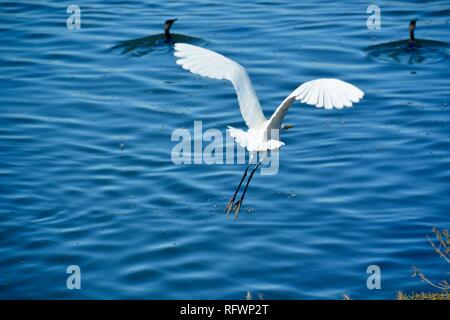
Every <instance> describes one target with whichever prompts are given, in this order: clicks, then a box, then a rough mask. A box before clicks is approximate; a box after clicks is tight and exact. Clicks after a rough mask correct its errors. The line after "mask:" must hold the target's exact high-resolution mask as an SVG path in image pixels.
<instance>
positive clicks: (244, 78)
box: [174, 43, 364, 220]
mask: <svg viewBox="0 0 450 320" xmlns="http://www.w3.org/2000/svg"><path fill="white" fill-rule="evenodd" d="M174 54H175V57H177V58H178V59H177V64H179V65H181V67H183V69H186V70H189V71H191V72H192V73H195V74H198V75H201V76H203V77H208V78H211V79H225V80H229V81H231V83H232V84H233V86H234V89H235V90H236V94H237V98H238V102H239V108H240V110H241V114H242V117H243V118H244V121H245V123H246V124H247V127H248V130H247V131H243V130H239V129H236V128H233V127H230V126H229V127H228V129H229V132H230V135H231V137H233V138H234V140H235V141H236V142H237V143H238V144H239V145H240V146H242V147H244V148H246V149H247V151H249V152H250V153H251V154H255V153H259V152H267V151H269V150H270V151H274V150H277V149H279V148H281V146H283V145H284V143H283V142H281V141H280V140H278V134H274V132H278V130H279V129H280V128H281V122H282V121H283V118H284V116H285V115H286V113H287V111H288V109H289V107H290V106H291V105H292V104H293V103H294V101H295V100H298V101H300V102H302V103H306V104H309V105H313V106H316V107H317V108H325V109H333V108H337V109H342V108H344V107H351V106H352V105H353V103H356V102H359V100H360V99H362V97H363V96H364V92H362V91H361V90H360V89H358V88H357V87H355V86H354V85H351V84H350V83H347V82H345V81H342V80H339V79H325V78H324V79H316V80H312V81H308V82H305V83H303V84H302V85H300V86H299V87H298V88H297V89H295V90H294V91H293V92H292V93H291V94H290V95H289V96H287V97H286V99H284V100H283V102H282V103H281V104H280V105H279V106H278V108H277V109H276V110H275V112H274V113H273V114H272V116H271V117H270V118H269V119H267V118H266V117H265V116H264V113H263V110H262V109H261V105H260V104H259V100H258V97H257V95H256V92H255V90H254V89H253V85H252V82H251V81H250V78H249V76H248V74H247V72H246V71H245V69H244V67H242V66H241V65H240V64H238V63H236V62H234V61H233V60H231V59H228V58H226V57H224V56H223V55H221V54H219V53H216V52H213V51H210V50H207V49H204V48H200V47H197V46H193V45H190V44H186V43H176V44H175V53H174ZM273 135H276V138H275V137H273ZM251 160H252V158H250V161H249V164H248V165H247V167H246V169H245V171H244V175H243V176H242V179H241V182H240V183H239V185H238V187H237V189H236V191H235V192H234V194H233V196H232V197H231V199H230V201H228V204H227V205H226V207H225V211H227V218H228V216H229V214H230V211H234V218H233V220H236V219H237V217H238V215H239V210H240V208H241V205H242V202H243V201H244V196H245V193H246V192H247V188H248V185H249V183H250V180H251V179H252V177H253V175H254V173H255V171H256V170H257V169H258V167H259V166H260V164H261V160H259V161H258V163H257V164H256V165H255V167H254V168H253V170H252V171H251V173H250V175H249V177H248V180H247V183H246V184H245V187H244V191H243V192H242V195H241V197H240V199H239V200H238V201H236V196H237V194H238V192H239V189H240V188H241V186H242V183H243V181H244V179H245V177H246V176H247V173H248V170H249V168H250V165H251V162H252V161H251Z"/></svg>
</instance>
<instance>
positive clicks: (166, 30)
mask: <svg viewBox="0 0 450 320" xmlns="http://www.w3.org/2000/svg"><path fill="white" fill-rule="evenodd" d="M175 21H177V19H168V20H166V22H164V36H165V37H166V41H170V40H172V35H171V34H170V27H172V25H173V24H174V23H175Z"/></svg>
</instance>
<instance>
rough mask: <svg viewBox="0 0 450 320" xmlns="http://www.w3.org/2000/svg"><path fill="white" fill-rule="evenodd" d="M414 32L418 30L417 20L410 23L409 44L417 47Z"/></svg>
mask: <svg viewBox="0 0 450 320" xmlns="http://www.w3.org/2000/svg"><path fill="white" fill-rule="evenodd" d="M414 30H416V20H411V21H410V22H409V44H410V45H415V42H414V40H415V39H414Z"/></svg>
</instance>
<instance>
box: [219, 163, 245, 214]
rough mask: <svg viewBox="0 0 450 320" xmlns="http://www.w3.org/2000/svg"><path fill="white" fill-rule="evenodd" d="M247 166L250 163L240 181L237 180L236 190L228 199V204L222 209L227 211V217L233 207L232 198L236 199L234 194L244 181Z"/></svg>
mask: <svg viewBox="0 0 450 320" xmlns="http://www.w3.org/2000/svg"><path fill="white" fill-rule="evenodd" d="M248 168H250V163H249V164H248V166H247V168H246V169H245V171H244V175H243V176H242V179H241V182H239V185H238V187H237V189H236V191H235V192H234V194H233V196H232V197H231V199H230V201H228V204H227V206H226V207H225V209H224V211H226V210H228V211H227V219H228V216H229V214H230V211H231V210H232V209H233V206H234V200H235V199H236V195H237V193H238V192H239V189H240V188H241V185H242V182H243V181H244V179H245V177H246V176H247V172H248Z"/></svg>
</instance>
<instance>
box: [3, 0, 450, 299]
mask: <svg viewBox="0 0 450 320" xmlns="http://www.w3.org/2000/svg"><path fill="white" fill-rule="evenodd" d="M101 2H103V3H101ZM377 3H378V4H379V5H380V7H381V11H382V25H381V29H380V30H369V29H367V27H366V19H367V17H368V14H366V9H367V6H368V5H369V4H370V3H368V2H367V1H345V2H342V1H330V2H326V3H324V2H319V1H312V0H307V1H294V0H292V1H283V2H282V1H259V2H254V3H243V2H241V1H237V0H230V1H225V2H224V1H195V2H194V1H189V2H188V1H147V2H145V3H144V2H142V1H125V0H121V1H93V0H86V1H77V2H76V3H75V4H78V5H79V6H80V8H81V30H68V29H67V28H66V18H67V17H68V14H67V13H66V8H67V6H68V5H70V4H74V3H72V2H70V3H69V2H66V1H45V2H44V1H42V2H38V1H6V2H5V1H2V2H1V3H0V30H1V35H2V40H1V41H0V65H1V71H2V72H1V74H0V88H1V94H0V107H1V110H2V112H1V115H0V182H1V183H0V298H2V299H12V298H32V299H33V298H51V299H59V298H64V299H71V298H82V299H109V298H114V299H115V298H125V299H128V298H142V299H156V298H159V299H182V298H187V299H223V298H227V299H228V298H231V299H244V298H245V295H246V293H247V291H250V292H252V293H253V295H254V296H257V293H258V292H259V293H263V294H264V299H341V294H343V293H349V295H350V296H351V297H353V298H355V299H382V298H385V299H392V298H395V294H396V292H397V291H399V290H403V291H406V292H412V291H422V290H427V291H428V290H430V289H431V288H430V287H428V286H427V285H425V284H423V283H421V282H420V281H419V279H417V278H411V273H412V272H411V267H412V266H413V265H416V266H417V267H419V268H420V269H421V270H422V271H423V272H424V273H426V274H427V276H429V277H430V278H431V279H432V280H442V279H443V278H445V277H446V272H447V271H448V267H446V265H445V263H444V262H443V261H442V260H440V259H439V257H437V255H435V254H434V253H433V252H432V250H431V248H430V245H429V244H428V242H427V239H426V236H427V235H430V231H431V227H432V226H438V227H441V228H448V227H449V213H450V202H449V196H450V137H449V133H450V117H449V112H450V107H449V89H450V88H449V78H450V69H449V61H450V60H449V58H448V51H447V48H446V44H447V42H448V41H449V37H448V36H449V34H450V33H449V31H450V25H449V23H450V18H449V16H450V7H449V4H448V1H446V0H439V1H433V2H422V1H414V2H411V1H377ZM174 17H177V18H178V21H177V22H176V23H175V24H174V26H173V29H172V31H173V32H174V33H176V34H177V35H179V37H181V39H187V40H188V41H190V42H191V43H194V44H198V45H202V46H205V47H207V48H209V49H212V50H216V51H219V52H221V53H223V54H225V55H227V56H229V57H231V58H233V59H235V60H237V61H239V62H240V63H241V64H242V65H244V66H245V67H246V68H247V70H248V72H249V74H250V76H251V78H252V80H253V83H254V86H255V89H256V91H257V92H258V94H259V97H260V100H261V103H262V105H263V108H264V111H265V113H266V115H268V114H270V113H271V112H272V111H273V110H274V109H275V108H276V107H277V106H278V104H279V103H280V102H281V101H282V100H283V99H284V97H286V96H287V95H288V94H289V93H290V92H291V91H292V90H293V89H295V88H296V87H297V86H298V85H299V84H301V83H302V82H305V81H308V80H312V79H315V78H319V77H336V78H340V79H343V80H346V81H348V82H351V83H353V84H355V85H357V86H358V87H360V88H361V89H362V90H364V91H365V93H366V96H365V97H364V100H363V101H362V102H361V103H359V104H358V105H356V107H355V108H352V109H345V110H335V111H325V110H322V109H316V108H312V107H310V106H304V105H300V104H298V105H296V106H295V107H293V108H292V109H291V110H290V112H289V114H288V116H287V118H286V123H289V124H293V125H294V128H292V129H290V130H288V131H286V132H283V133H282V137H281V140H282V141H283V142H285V143H286V146H285V147H283V149H282V150H281V155H280V156H281V159H280V169H279V172H278V174H277V175H274V176H261V175H257V176H255V178H254V180H253V181H252V184H251V185H250V188H249V192H248V194H247V196H246V199H245V202H244V205H243V207H242V209H241V214H240V217H239V220H238V221H237V222H234V223H232V222H231V221H230V222H227V221H226V219H225V216H224V213H223V208H224V206H225V204H226V203H227V201H228V199H229V197H230V196H231V194H232V192H233V191H234V188H235V187H236V185H237V184H238V182H239V179H240V177H241V174H242V171H243V170H244V165H206V164H204V165H182V166H176V165H174V164H173V163H172V161H171V150H172V148H173V147H174V145H175V144H176V143H175V142H173V141H171V139H170V137H171V133H172V131H173V130H174V129H176V128H187V129H189V130H191V131H192V130H193V123H194V121H195V120H203V127H204V129H205V130H206V129H208V128H219V129H221V130H222V132H223V133H225V129H226V126H227V125H232V126H235V127H238V128H245V125H244V122H243V121H242V119H241V116H240V114H239V110H238V107H237V101H236V98H235V94H234V91H233V88H232V86H231V85H230V84H228V83H224V82H221V81H214V80H209V79H205V78H201V77H199V76H195V75H193V74H190V73H189V72H187V71H185V70H183V69H182V68H180V67H179V66H178V65H176V64H175V59H174V57H173V48H172V47H171V46H170V45H166V44H164V43H161V42H159V40H160V39H161V33H162V27H161V26H162V23H163V22H164V20H165V19H167V18H174ZM413 18H418V19H419V20H418V23H417V31H416V37H417V38H419V39H424V40H428V41H439V43H438V44H437V47H435V46H433V48H428V49H429V50H428V49H427V48H425V51H424V52H422V51H421V52H419V55H420V56H422V57H424V59H415V58H414V59H407V58H408V54H409V53H405V52H401V53H400V57H401V59H395V57H398V56H399V54H398V52H397V53H395V52H396V50H397V47H396V46H391V45H388V46H386V45H385V44H388V43H391V42H395V41H403V40H404V39H406V38H407V27H408V22H409V20H410V19H413ZM140 38H141V40H139V39H140ZM136 39H137V40H136ZM142 39H144V40H142ZM380 45H381V49H380V47H379V46H380ZM371 46H376V47H375V49H376V50H382V51H377V52H375V53H374V52H373V50H375V49H374V48H373V47H371ZM377 46H378V47H377ZM392 50H394V53H395V54H392V52H393V51H392ZM435 50H438V51H439V55H438V58H436V56H435V54H436V51H435ZM442 52H443V53H442ZM405 55H406V59H404V58H405ZM429 56H430V57H431V58H430V59H428V57H429ZM374 57H375V58H374ZM376 57H378V58H379V57H381V58H380V59H377V58H376ZM247 213H249V214H247ZM371 264H376V265H379V266H380V268H381V272H382V278H381V286H382V287H381V290H369V289H368V288H367V287H366V279H367V276H368V275H367V274H366V268H367V267H368V266H369V265H371ZM69 265H78V266H79V267H80V268H81V275H82V277H81V286H82V288H81V290H68V289H67V287H66V279H67V277H68V274H66V268H67V266H69Z"/></svg>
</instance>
